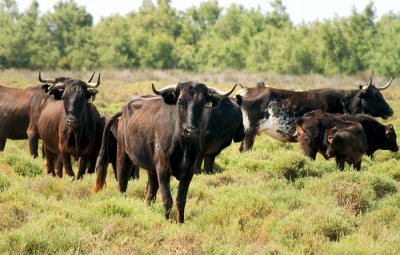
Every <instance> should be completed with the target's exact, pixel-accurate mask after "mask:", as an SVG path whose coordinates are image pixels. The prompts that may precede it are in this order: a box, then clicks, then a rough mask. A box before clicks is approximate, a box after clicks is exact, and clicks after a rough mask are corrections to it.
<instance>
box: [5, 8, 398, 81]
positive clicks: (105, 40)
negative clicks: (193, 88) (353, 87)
mask: <svg viewBox="0 0 400 255" xmlns="http://www.w3.org/2000/svg"><path fill="white" fill-rule="evenodd" d="M271 7H272V8H271V11H269V12H263V11H261V10H260V9H257V8H251V9H247V8H244V7H243V6H241V5H237V4H232V5H230V6H229V7H228V8H226V9H224V8H222V7H221V6H219V4H218V2H217V1H215V0H211V1H208V2H203V3H201V4H200V5H199V6H198V7H191V8H188V9H186V10H183V11H180V10H177V9H175V8H173V7H172V6H171V4H170V0H157V1H156V3H154V2H153V1H152V0H143V1H142V5H141V6H140V8H139V9H138V10H137V11H132V12H130V13H129V14H127V15H125V16H121V15H115V16H110V17H106V18H102V19H101V20H100V21H99V22H98V23H97V24H94V23H93V17H92V15H91V14H90V13H88V12H87V11H86V9H85V7H83V6H80V5H79V4H78V3H76V2H75V1H74V0H65V1H58V2H57V3H56V4H55V5H54V7H53V9H52V10H51V11H48V12H46V13H44V14H43V15H40V14H39V4H38V2H37V1H35V0H34V1H32V3H31V5H30V7H29V8H27V9H26V10H24V11H21V10H19V9H18V5H17V3H16V1H15V0H0V34H1V39H0V68H3V69H4V68H28V69H58V68H61V69H73V70H77V69H93V68H154V69H184V70H192V71H206V70H212V69H216V70H222V69H237V70H248V71H270V72H274V73H284V74H307V73H320V74H327V75H329V74H337V73H340V74H351V73H355V72H359V71H364V70H368V71H371V72H374V73H376V74H380V75H396V74H400V43H399V42H400V14H399V13H393V12H389V13H387V14H385V15H383V16H381V17H380V19H379V20H378V19H377V18H376V11H375V8H374V4H373V2H370V3H368V4H367V5H366V6H365V7H364V9H363V10H362V11H359V12H358V11H357V10H356V9H355V8H354V9H353V10H352V13H351V15H350V16H348V17H334V18H331V19H326V20H323V21H314V22H310V23H302V24H299V25H295V24H293V22H292V21H291V19H290V16H289V15H288V13H287V12H286V8H285V6H284V5H283V3H282V0H274V1H272V2H271Z"/></svg>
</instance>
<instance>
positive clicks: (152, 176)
mask: <svg viewBox="0 0 400 255" xmlns="http://www.w3.org/2000/svg"><path fill="white" fill-rule="evenodd" d="M147 175H148V180H147V187H146V204H147V205H148V206H150V204H151V203H154V202H155V201H156V195H157V190H158V187H159V186H158V179H157V174H156V173H155V172H152V171H147Z"/></svg>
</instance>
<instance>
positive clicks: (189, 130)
mask: <svg viewBox="0 0 400 255" xmlns="http://www.w3.org/2000/svg"><path fill="white" fill-rule="evenodd" d="M199 134H200V130H199V128H196V127H188V126H184V127H183V136H184V137H186V138H197V137H198V136H199Z"/></svg>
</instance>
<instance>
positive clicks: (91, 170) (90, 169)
mask: <svg viewBox="0 0 400 255" xmlns="http://www.w3.org/2000/svg"><path fill="white" fill-rule="evenodd" d="M97 155H98V153H93V154H92V155H91V156H90V159H89V162H88V164H87V170H88V173H89V174H92V173H94V172H95V169H96V160H97Z"/></svg>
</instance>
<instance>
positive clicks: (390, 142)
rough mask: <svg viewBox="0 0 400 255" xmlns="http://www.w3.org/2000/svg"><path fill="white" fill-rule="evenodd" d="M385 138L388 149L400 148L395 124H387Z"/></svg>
mask: <svg viewBox="0 0 400 255" xmlns="http://www.w3.org/2000/svg"><path fill="white" fill-rule="evenodd" d="M385 138H386V139H387V140H386V142H385V145H386V146H387V149H388V150H390V151H393V152H396V151H398V150H399V146H398V145H397V141H396V140H397V136H396V132H395V131H394V128H393V125H392V124H389V125H386V126H385Z"/></svg>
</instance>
